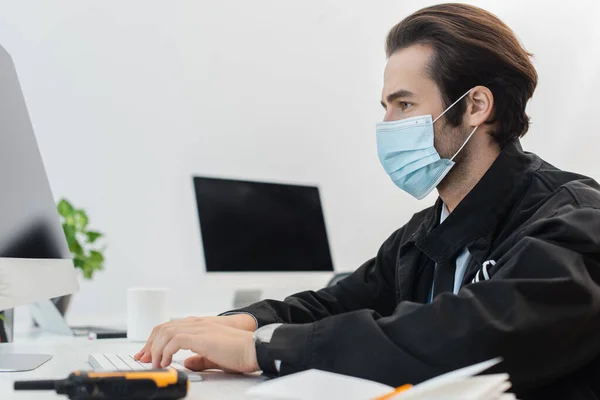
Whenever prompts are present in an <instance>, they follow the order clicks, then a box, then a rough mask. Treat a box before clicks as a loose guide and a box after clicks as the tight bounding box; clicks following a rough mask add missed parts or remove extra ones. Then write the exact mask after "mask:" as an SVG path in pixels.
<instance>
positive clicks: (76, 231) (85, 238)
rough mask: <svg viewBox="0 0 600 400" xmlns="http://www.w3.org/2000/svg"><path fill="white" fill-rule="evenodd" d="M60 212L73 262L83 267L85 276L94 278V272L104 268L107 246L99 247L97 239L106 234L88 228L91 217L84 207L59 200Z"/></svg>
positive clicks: (77, 266) (78, 266) (76, 265)
mask: <svg viewBox="0 0 600 400" xmlns="http://www.w3.org/2000/svg"><path fill="white" fill-rule="evenodd" d="M57 207H58V213H59V214H60V216H61V217H62V227H63V230H64V231H65V236H66V238H67V243H68V245H69V250H70V251H71V254H72V255H73V264H74V265H75V267H76V268H81V271H82V272H83V277H84V278H86V279H92V276H93V275H94V272H96V271H100V270H102V269H104V254H103V253H104V250H105V249H106V248H105V247H102V248H100V247H98V244H97V240H98V239H100V238H101V237H103V236H104V235H103V234H102V233H100V232H97V231H92V230H88V223H89V218H88V216H87V214H86V212H85V211H84V210H82V209H76V208H74V207H73V205H71V203H69V202H68V201H67V200H65V199H61V200H60V201H59V202H58V206H57Z"/></svg>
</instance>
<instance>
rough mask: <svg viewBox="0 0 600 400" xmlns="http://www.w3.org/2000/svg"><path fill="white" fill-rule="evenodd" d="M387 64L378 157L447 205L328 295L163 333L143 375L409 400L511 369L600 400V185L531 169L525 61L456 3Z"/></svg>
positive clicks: (409, 26) (534, 389) (400, 39)
mask: <svg viewBox="0 0 600 400" xmlns="http://www.w3.org/2000/svg"><path fill="white" fill-rule="evenodd" d="M386 52H387V56H388V62H387V66H386V68H385V72H384V87H383V96H382V104H383V107H384V108H385V110H386V113H385V120H384V122H383V123H380V124H378V125H377V146H378V152H379V158H380V160H381V162H382V164H383V167H384V169H385V171H386V172H387V173H388V174H389V175H390V177H391V178H392V180H393V181H394V183H395V184H396V185H397V186H399V187H400V188H402V189H404V190H405V191H407V192H408V193H410V194H411V195H413V196H415V197H417V198H423V197H425V196H426V195H427V194H428V193H429V192H431V191H432V190H433V189H434V188H436V187H437V190H438V192H439V199H438V201H437V202H436V204H435V205H434V206H433V207H431V208H427V209H425V210H423V211H421V212H419V213H417V214H416V215H414V217H413V218H412V219H411V220H410V221H409V222H408V223H407V224H406V225H405V226H403V227H402V228H400V229H399V230H397V231H396V232H394V233H393V234H392V235H391V236H390V238H389V239H388V240H386V241H385V242H384V243H383V245H382V247H381V249H380V250H379V252H378V254H377V256H376V257H375V258H373V259H371V260H369V261H367V262H366V263H365V264H364V265H363V266H361V267H360V268H359V269H358V270H357V271H356V272H354V273H353V274H352V275H351V276H350V277H348V278H346V279H344V280H343V281H341V282H340V283H338V284H336V285H334V286H333V287H329V288H326V289H322V290H320V291H318V292H303V293H299V294H296V295H293V296H291V297H288V298H287V299H286V300H285V301H283V302H279V301H271V300H267V301H263V302H260V303H257V304H254V305H252V306H250V307H248V308H245V309H243V310H237V311H236V312H234V313H233V314H234V315H231V314H232V313H229V314H230V315H227V316H219V317H212V318H188V319H185V320H183V321H177V322H172V323H167V324H164V325H161V326H158V327H156V328H155V329H154V332H153V333H152V335H151V337H150V338H149V340H148V343H147V344H146V346H145V347H144V348H143V349H142V351H140V353H138V355H137V358H139V359H141V360H142V361H145V362H149V361H150V360H152V362H153V363H154V364H155V366H160V365H162V366H165V365H168V364H169V363H170V361H171V357H172V355H173V354H174V353H175V352H176V351H178V350H179V349H191V350H193V351H194V352H195V353H197V354H198V355H197V356H194V357H192V358H189V359H188V360H187V361H186V366H187V367H188V368H191V369H195V370H203V369H207V368H220V369H223V370H227V371H234V372H252V371H257V370H259V369H260V370H263V371H264V372H266V373H268V374H273V375H285V374H289V373H292V372H296V371H300V370H303V369H307V368H318V369H322V370H327V371H333V372H338V373H342V374H348V375H354V376H359V377H363V378H367V379H372V380H377V381H380V382H384V383H387V384H390V385H401V384H403V383H406V382H409V383H419V382H421V381H423V380H425V379H428V378H431V377H433V376H435V375H438V374H441V373H444V372H447V371H450V370H453V369H456V368H460V367H463V366H466V365H469V364H473V363H476V362H480V361H483V360H487V359H491V358H493V357H497V356H501V357H502V358H503V360H504V361H503V362H502V363H501V364H499V365H498V367H497V368H496V370H502V371H506V372H509V373H510V375H511V379H512V382H513V384H514V390H515V392H516V393H517V394H518V395H519V396H520V397H521V398H524V399H536V398H563V399H567V398H568V399H576V398H581V399H598V398H600V378H599V373H600V336H598V332H600V186H599V185H598V184H597V183H596V182H594V181H593V180H592V179H590V178H587V177H585V176H582V175H577V174H573V173H569V172H564V171H561V170H559V169H557V168H555V167H553V166H552V165H550V164H548V163H546V162H545V161H543V160H541V159H540V158H539V157H537V156H536V155H534V154H530V153H525V152H523V150H522V148H521V146H520V144H519V138H520V137H522V136H523V135H525V133H526V132H527V130H528V126H529V118H528V116H527V114H526V113H525V106H526V104H527V101H528V100H529V99H530V98H531V96H532V95H533V92H534V89H535V87H536V84H537V74H536V71H535V69H534V67H533V65H532V63H531V61H530V54H528V53H527V52H526V51H525V50H524V49H523V47H522V46H521V45H520V44H519V42H518V40H517V39H516V37H515V35H514V34H513V32H512V31H511V30H510V29H509V28H508V27H507V26H506V25H505V24H504V23H502V21H500V20H499V19H498V18H497V17H495V16H494V15H492V14H490V13H488V12H486V11H484V10H481V9H479V8H477V7H474V6H469V5H460V4H444V5H438V6H433V7H429V8H425V9H423V10H420V11H418V12H416V13H414V14H413V15H411V16H409V17H407V18H406V19H404V20H403V21H401V22H400V23H399V24H398V25H396V26H395V27H394V28H392V30H391V31H390V33H389V35H388V37H387V42H386ZM257 327H258V328H259V329H258V330H257V331H256V332H255V333H254V334H253V333H252V332H253V331H255V330H256V329H257Z"/></svg>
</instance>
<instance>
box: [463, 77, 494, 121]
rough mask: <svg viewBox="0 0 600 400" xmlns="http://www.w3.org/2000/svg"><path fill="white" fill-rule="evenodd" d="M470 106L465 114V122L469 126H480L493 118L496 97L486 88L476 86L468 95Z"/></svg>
mask: <svg viewBox="0 0 600 400" xmlns="http://www.w3.org/2000/svg"><path fill="white" fill-rule="evenodd" d="M467 98H468V99H469V104H468V105H467V110H466V113H465V122H466V123H467V124H468V125H469V126H480V125H483V124H484V123H485V122H486V121H488V120H490V119H491V117H493V115H492V112H493V110H494V95H493V94H492V91H491V90H490V89H488V88H486V87H485V86H475V87H474V88H473V89H472V90H471V93H469V94H468V96H467Z"/></svg>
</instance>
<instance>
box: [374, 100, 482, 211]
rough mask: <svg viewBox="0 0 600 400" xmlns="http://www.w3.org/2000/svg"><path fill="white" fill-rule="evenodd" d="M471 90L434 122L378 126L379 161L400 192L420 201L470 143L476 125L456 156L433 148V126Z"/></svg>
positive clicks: (425, 119)
mask: <svg viewBox="0 0 600 400" xmlns="http://www.w3.org/2000/svg"><path fill="white" fill-rule="evenodd" d="M470 91H471V89H470V90H469V91H468V92H467V93H465V94H463V95H462V96H460V98H459V99H458V100H456V101H455V102H454V103H452V104H451V105H450V107H448V108H446V109H445V110H444V111H443V112H442V113H441V114H440V115H439V116H438V117H437V118H436V119H435V120H433V121H432V116H431V115H422V116H418V117H411V118H405V119H401V120H398V121H389V122H379V123H378V124H377V128H376V131H377V153H378V154H379V161H381V165H383V169H385V172H387V173H388V175H389V176H390V178H392V181H394V183H395V184H396V186H398V187H399V188H400V189H402V190H404V191H405V192H407V193H408V194H410V195H412V196H414V197H416V198H417V199H419V200H421V199H422V198H424V197H425V196H427V195H428V194H429V193H431V191H432V190H433V189H435V188H436V187H437V185H438V184H439V183H440V182H441V181H442V179H444V177H445V176H446V175H447V174H448V172H450V170H451V169H452V167H453V166H454V161H453V160H454V158H456V156H457V155H458V153H460V151H461V150H462V149H463V148H464V147H465V145H466V144H467V143H468V142H469V139H471V137H472V136H473V134H474V133H475V131H476V130H477V126H476V127H475V129H473V132H471V134H470V135H469V137H468V138H467V140H465V142H464V143H463V145H462V146H461V147H460V149H458V151H457V152H456V154H454V156H452V158H450V159H445V158H441V157H440V155H439V153H438V152H437V150H436V149H435V147H433V124H434V123H435V121H437V120H438V119H440V118H441V116H442V115H444V114H445V113H446V112H447V111H448V110H449V109H451V108H452V107H453V106H454V105H455V104H456V103H458V102H459V101H460V100H462V98H463V97H465V96H466V95H467V94H469V92H470Z"/></svg>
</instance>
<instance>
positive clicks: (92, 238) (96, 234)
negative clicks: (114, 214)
mask: <svg viewBox="0 0 600 400" xmlns="http://www.w3.org/2000/svg"><path fill="white" fill-rule="evenodd" d="M85 234H86V236H87V241H88V243H94V242H95V241H96V240H97V239H98V238H100V237H102V236H103V235H102V233H100V232H94V231H88V232H86V233H85Z"/></svg>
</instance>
